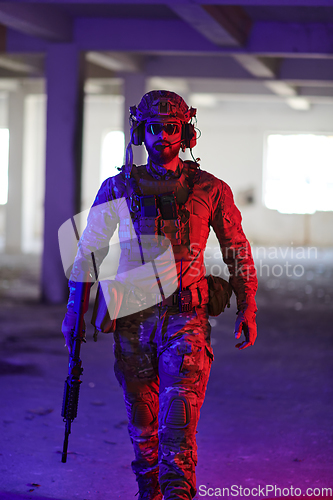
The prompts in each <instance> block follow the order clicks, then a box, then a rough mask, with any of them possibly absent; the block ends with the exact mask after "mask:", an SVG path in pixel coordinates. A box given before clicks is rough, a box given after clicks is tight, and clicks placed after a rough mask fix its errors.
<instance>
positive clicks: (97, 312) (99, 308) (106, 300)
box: [91, 280, 125, 333]
mask: <svg viewBox="0 0 333 500" xmlns="http://www.w3.org/2000/svg"><path fill="white" fill-rule="evenodd" d="M124 292H125V287H124V285H123V284H122V283H120V282H119V281H117V280H103V288H102V286H101V283H100V282H99V283H98V288H97V294H96V299H95V304H94V310H93V314H92V318H91V324H92V325H93V326H94V327H95V329H96V330H98V331H99V332H103V333H110V332H114V331H115V329H116V319H117V316H118V313H119V310H120V307H121V304H122V301H123V297H124Z"/></svg>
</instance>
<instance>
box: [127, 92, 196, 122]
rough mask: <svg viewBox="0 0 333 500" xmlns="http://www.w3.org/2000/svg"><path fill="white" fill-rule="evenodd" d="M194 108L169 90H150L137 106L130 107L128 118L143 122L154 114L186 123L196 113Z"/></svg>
mask: <svg viewBox="0 0 333 500" xmlns="http://www.w3.org/2000/svg"><path fill="white" fill-rule="evenodd" d="M196 112H197V110H196V109H195V108H189V107H188V105H187V104H186V102H185V101H184V99H183V98H182V97H181V96H180V95H178V94H176V93H175V92H171V91H169V90H152V91H151V92H147V94H145V95H144V96H143V97H142V99H141V101H140V103H139V104H138V106H131V107H130V118H131V119H132V120H134V121H137V122H144V121H146V120H148V119H149V118H153V117H154V116H156V117H157V116H158V117H170V118H176V119H178V120H180V121H181V122H184V123H187V122H189V121H190V120H191V118H192V117H193V116H195V115H196Z"/></svg>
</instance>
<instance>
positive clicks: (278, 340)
mask: <svg viewBox="0 0 333 500" xmlns="http://www.w3.org/2000/svg"><path fill="white" fill-rule="evenodd" d="M265 258H266V260H263V261H262V263H268V266H269V267H268V268H263V269H262V270H261V271H262V272H261V274H263V276H261V277H260V289H259V293H258V305H259V313H258V328H259V336H258V340H257V342H256V345H255V346H254V347H252V348H249V349H246V350H244V351H241V352H239V351H238V350H237V349H235V347H234V345H235V343H236V342H235V340H234V338H233V335H232V331H233V322H234V319H235V304H233V306H232V308H231V309H230V310H227V312H226V313H225V314H223V315H222V316H220V317H219V318H217V319H212V321H211V322H212V325H213V343H214V346H213V347H214V353H215V362H214V363H213V368H212V373H211V378H210V382H209V387H208V391H207V397H206V401H205V403H204V406H203V409H202V413H201V420H200V423H199V432H198V445H199V465H198V468H197V484H198V487H199V486H200V489H199V491H198V494H197V498H198V499H199V498H204V497H206V498H212V497H213V498H215V497H218V496H219V495H220V496H222V489H223V488H229V496H230V497H233V496H234V497H235V496H236V497H237V496H238V497H242V496H243V497H244V496H246V497H247V498H258V496H257V495H256V493H259V496H261V497H263V494H262V491H263V490H261V491H259V492H258V490H256V489H253V488H258V487H259V486H260V487H262V488H264V489H265V487H266V486H268V487H269V489H268V490H267V491H266V490H264V492H265V494H266V493H267V494H268V496H270V497H274V496H285V495H287V494H288V492H289V494H291V493H290V492H292V490H291V487H293V488H299V489H300V490H297V491H296V494H297V495H298V494H299V493H300V492H301V494H302V495H303V494H305V492H306V489H307V488H313V489H314V488H316V490H315V491H314V493H315V495H316V496H318V495H319V493H320V492H321V491H320V490H321V488H328V487H331V488H333V467H332V465H333V451H332V440H333V429H332V423H333V418H332V417H333V411H332V388H333V378H332V351H333V346H332V336H333V335H332V333H333V326H332V325H333V253H332V251H322V252H319V253H318V254H317V255H316V256H315V257H313V256H312V257H311V258H307V257H306V258H304V259H302V260H296V259H295V257H294V256H293V257H292V258H290V262H291V264H292V265H293V266H294V268H293V267H291V268H289V272H288V274H291V276H289V277H287V276H286V273H287V271H286V270H284V272H283V273H281V276H277V275H278V274H280V271H279V268H277V267H276V268H275V276H272V266H273V265H281V266H283V265H284V263H285V260H284V259H282V258H281V256H277V257H276V258H275V260H274V259H272V258H271V259H269V258H268V257H267V255H266V256H265ZM279 258H280V260H278V259H279ZM258 259H259V258H258ZM259 260H260V259H259ZM259 260H257V265H258V266H259V264H260V262H259ZM210 262H212V261H210ZM295 265H302V266H303V270H304V274H302V275H301V276H300V274H301V271H300V268H298V269H297V272H296V273H294V272H292V270H293V269H295ZM38 269H39V263H38V259H36V258H24V259H22V258H15V257H10V256H4V255H0V298H1V305H0V318H1V337H0V343H1V351H0V375H1V389H0V390H1V393H0V395H1V422H0V423H1V425H2V427H3V432H2V445H1V450H0V471H1V472H0V500H28V499H33V498H39V499H44V500H46V499H56V500H74V499H75V500H76V499H79V500H109V499H110V500H113V499H118V498H121V499H125V500H130V499H133V500H134V499H135V498H137V497H135V496H134V495H135V493H136V492H137V487H136V482H135V480H134V476H133V474H132V471H131V468H130V462H131V460H132V458H133V457H132V449H131V444H130V442H129V438H128V435H127V429H126V418H127V417H126V413H125V409H124V406H123V401H122V394H121V390H120V388H119V386H118V384H117V382H116V380H115V377H114V375H113V355H112V338H111V336H107V335H100V339H99V341H98V342H97V343H96V344H95V343H93V341H92V338H91V336H92V331H91V330H88V343H87V344H86V345H84V346H83V348H82V359H83V366H84V373H83V376H82V380H83V383H82V386H81V393H80V402H79V413H78V417H77V419H76V420H75V421H74V423H73V426H72V434H71V436H70V443H69V451H70V454H69V456H68V461H67V463H66V464H62V463H61V461H60V460H61V449H62V442H63V434H64V424H63V422H62V418H61V416H60V411H61V404H62V393H63V384H64V380H65V378H66V375H67V360H68V354H67V350H66V348H64V347H63V345H64V342H63V339H62V335H61V333H60V325H61V321H62V318H63V315H64V311H65V307H64V306H43V305H41V304H40V303H39V302H38V293H39V292H38ZM281 269H282V267H281ZM283 269H285V268H283ZM267 271H270V276H269V277H267ZM231 487H233V489H232V490H231ZM270 487H271V488H273V491H270ZM275 487H276V488H280V489H281V491H279V490H278V489H276V490H274V488H275ZM208 488H212V489H210V490H208ZM241 488H243V490H241ZM283 488H285V490H283ZM224 496H225V497H227V490H225V491H224Z"/></svg>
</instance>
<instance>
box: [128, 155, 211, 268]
mask: <svg viewBox="0 0 333 500" xmlns="http://www.w3.org/2000/svg"><path fill="white" fill-rule="evenodd" d="M197 167H198V165H197V164H196V163H194V162H191V161H185V162H184V166H183V171H182V174H181V176H180V178H179V179H172V180H167V181H165V180H154V179H152V177H151V176H150V175H149V174H148V173H147V171H146V169H145V167H144V166H142V167H135V166H133V170H132V177H131V182H130V189H129V190H128V191H129V193H128V194H129V199H127V203H128V205H129V208H130V213H131V221H130V220H129V219H122V220H120V226H119V238H120V245H121V248H122V253H124V254H126V253H127V255H128V256H127V258H128V260H129V261H137V262H140V260H142V259H141V254H140V247H139V245H138V244H137V241H136V237H141V236H149V238H145V242H146V241H147V240H148V241H149V245H150V247H151V250H152V253H154V247H155V248H156V251H157V252H158V249H160V246H161V244H162V245H163V238H158V236H164V237H166V238H167V239H168V240H170V241H171V244H172V247H173V252H174V256H175V260H176V261H180V260H181V259H182V260H185V261H192V260H193V259H194V258H195V257H196V256H197V255H198V253H199V252H200V250H201V252H202V254H203V252H204V249H205V246H206V242H207V238H208V234H209V223H208V219H207V217H205V216H204V213H203V210H202V200H201V199H200V190H199V189H198V188H197V182H198V181H199V179H200V170H198V168H197ZM133 229H134V231H135V233H136V234H131V233H132V232H133ZM133 238H134V239H133ZM164 242H165V240H164Z"/></svg>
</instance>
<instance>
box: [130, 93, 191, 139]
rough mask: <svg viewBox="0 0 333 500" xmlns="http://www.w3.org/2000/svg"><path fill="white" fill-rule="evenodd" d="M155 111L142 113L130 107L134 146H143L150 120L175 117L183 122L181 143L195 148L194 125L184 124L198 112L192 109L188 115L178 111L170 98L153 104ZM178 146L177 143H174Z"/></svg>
mask: <svg viewBox="0 0 333 500" xmlns="http://www.w3.org/2000/svg"><path fill="white" fill-rule="evenodd" d="M153 107H154V108H155V111H154V112H153V111H151V110H149V111H148V110H147V111H145V112H141V111H140V108H139V107H136V106H131V107H130V126H131V142H132V144H133V145H134V146H141V144H143V142H144V138H145V126H146V121H147V119H148V118H150V117H153V116H162V117H163V116H164V117H175V118H178V119H180V120H181V121H182V135H181V139H180V141H177V142H179V143H182V144H183V145H184V148H190V149H192V148H194V146H195V145H196V143H197V133H196V130H195V128H194V125H193V123H184V121H185V120H186V121H188V120H191V119H192V117H194V116H195V115H196V112H197V110H196V109H195V108H190V109H188V111H187V112H186V113H182V112H180V111H178V110H176V105H175V104H174V103H173V102H172V100H171V99H168V98H161V97H160V98H159V99H158V100H157V101H155V102H154V103H153ZM173 144H176V143H173Z"/></svg>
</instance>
